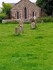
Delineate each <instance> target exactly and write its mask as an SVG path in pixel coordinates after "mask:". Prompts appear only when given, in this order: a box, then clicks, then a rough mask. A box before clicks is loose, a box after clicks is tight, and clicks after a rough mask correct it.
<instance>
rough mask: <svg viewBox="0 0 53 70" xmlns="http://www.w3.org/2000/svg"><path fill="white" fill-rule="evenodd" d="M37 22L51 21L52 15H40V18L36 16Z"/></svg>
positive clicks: (52, 20)
mask: <svg viewBox="0 0 53 70" xmlns="http://www.w3.org/2000/svg"><path fill="white" fill-rule="evenodd" d="M37 22H38V23H41V22H53V17H51V16H50V17H41V18H37Z"/></svg>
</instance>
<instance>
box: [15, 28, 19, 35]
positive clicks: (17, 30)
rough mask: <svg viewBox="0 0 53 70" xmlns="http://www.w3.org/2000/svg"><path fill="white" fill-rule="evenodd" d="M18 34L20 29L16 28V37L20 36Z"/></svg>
mask: <svg viewBox="0 0 53 70" xmlns="http://www.w3.org/2000/svg"><path fill="white" fill-rule="evenodd" d="M18 34H19V28H18V27H16V28H15V35H18Z"/></svg>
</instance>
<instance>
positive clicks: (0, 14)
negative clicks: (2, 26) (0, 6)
mask: <svg viewBox="0 0 53 70" xmlns="http://www.w3.org/2000/svg"><path fill="white" fill-rule="evenodd" d="M6 17H7V16H6V14H5V13H3V12H1V13H0V22H2V20H3V19H5V18H6Z"/></svg>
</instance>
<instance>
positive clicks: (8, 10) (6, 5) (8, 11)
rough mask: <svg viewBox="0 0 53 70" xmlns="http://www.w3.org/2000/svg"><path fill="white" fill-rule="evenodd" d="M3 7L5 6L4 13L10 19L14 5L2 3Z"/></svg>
mask: <svg viewBox="0 0 53 70" xmlns="http://www.w3.org/2000/svg"><path fill="white" fill-rule="evenodd" d="M2 5H3V8H2V11H3V12H4V13H6V15H7V16H8V18H10V12H11V11H10V10H11V8H12V5H11V4H8V3H4V2H3V3H2Z"/></svg>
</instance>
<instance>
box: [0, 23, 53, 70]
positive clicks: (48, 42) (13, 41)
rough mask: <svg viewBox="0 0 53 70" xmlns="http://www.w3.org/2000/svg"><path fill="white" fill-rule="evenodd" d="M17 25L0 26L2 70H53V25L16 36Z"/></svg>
mask: <svg viewBox="0 0 53 70" xmlns="http://www.w3.org/2000/svg"><path fill="white" fill-rule="evenodd" d="M16 26H17V24H0V70H53V23H52V22H51V23H46V24H45V23H43V24H42V23H40V24H37V28H36V29H35V30H31V28H30V24H24V33H23V34H21V35H18V36H15V35H14V29H15V27H16Z"/></svg>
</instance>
